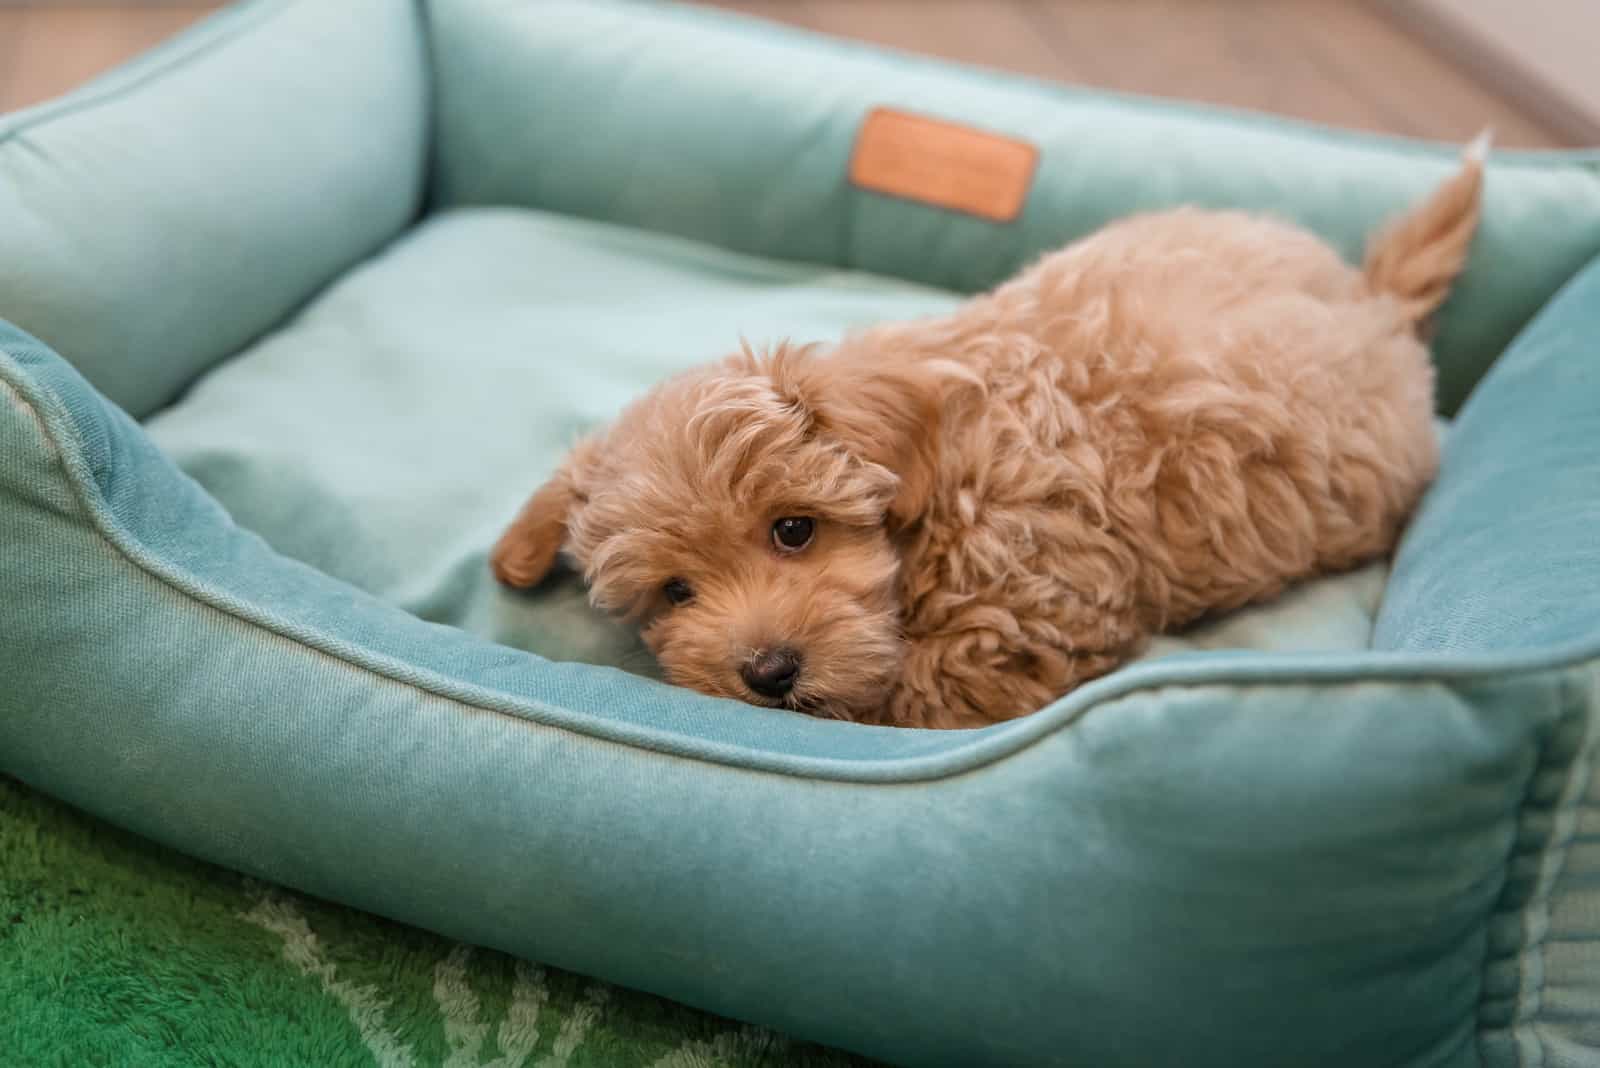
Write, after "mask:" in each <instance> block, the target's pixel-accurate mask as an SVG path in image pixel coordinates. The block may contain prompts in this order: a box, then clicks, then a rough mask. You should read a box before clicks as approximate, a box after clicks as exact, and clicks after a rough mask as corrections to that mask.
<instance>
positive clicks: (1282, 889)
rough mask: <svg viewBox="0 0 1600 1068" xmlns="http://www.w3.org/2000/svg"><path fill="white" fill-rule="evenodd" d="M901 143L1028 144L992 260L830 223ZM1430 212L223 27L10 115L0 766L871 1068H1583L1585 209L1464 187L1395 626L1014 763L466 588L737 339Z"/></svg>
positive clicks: (813, 331) (866, 206) (1129, 123)
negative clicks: (1133, 261) (737, 681)
mask: <svg viewBox="0 0 1600 1068" xmlns="http://www.w3.org/2000/svg"><path fill="white" fill-rule="evenodd" d="M878 107H890V108H898V109H902V110H904V111H908V112H914V113H917V114H920V115H926V116H931V117H934V118H937V119H941V120H947V121H950V122H954V123H957V124H963V125H966V126H972V127H977V128H980V129H983V130H986V131H989V132H991V133H994V134H998V135H1001V136H1002V137H1006V138H1015V139H1020V140H1022V141H1025V142H1027V143H1028V144H1030V145H1032V146H1035V147H1036V148H1037V158H1036V160H1034V161H1033V163H1032V165H1031V169H1030V170H1029V171H1028V173H1027V174H1026V175H1025V180H1026V182H1027V186H1026V197H1025V199H1024V200H1023V201H1022V203H1021V207H1020V215H1019V216H1018V217H1016V218H1015V219H1009V220H999V219H995V218H991V217H985V216H984V215H982V214H981V213H980V214H967V213H964V212H960V211H952V210H947V209H946V208H943V207H940V206H938V205H936V204H931V203H927V202H924V201H923V200H919V199H917V198H915V197H899V196H892V195H886V194H885V193H883V192H878V191H873V190H871V189H869V188H863V187H862V185H861V184H860V183H856V182H852V181H851V180H850V177H849V174H850V160H851V154H852V151H853V146H855V144H856V140H857V135H858V131H859V130H860V129H861V126H862V122H863V118H864V117H865V116H866V115H867V114H868V113H869V112H870V111H871V110H872V109H874V108H878ZM1454 165H1455V164H1454V150H1453V149H1451V148H1435V147H1425V146H1419V145H1413V144H1408V143H1401V142H1395V141H1388V140H1380V139H1375V138H1367V137H1355V136H1347V135H1341V134H1336V133H1333V132H1331V131H1324V130H1317V129H1311V128H1307V127H1303V126H1296V125H1291V124H1286V123H1280V122H1274V121H1267V120H1263V119H1260V118H1252V117H1244V116H1236V115H1224V114H1217V113H1212V112H1207V111H1199V110H1190V109H1183V108H1175V107H1171V106H1165V105H1155V104H1151V103H1145V102H1140V101H1132V100H1127V99H1123V98H1116V97H1107V96H1101V95H1097V94H1083V93H1067V92H1062V91H1060V90H1058V89H1055V88H1052V87H1046V86H1040V85H1033V84H1028V83H1024V82H1019V81H1012V80H1003V79H999V78H995V77H992V76H989V75H985V74H980V73H976V72H972V71H965V70H958V69H952V68H949V67H944V66H940V65H935V64H931V63H926V62H923V61H917V60H911V59H906V58H902V57H896V56H890V55H885V54H881V53H877V52H872V51H865V50H858V49H854V48H849V47H845V46H842V45H839V44H837V43H832V42H826V41H822V40H819V39H815V38H811V37H806V36H800V35H793V34H789V33H783V32H778V31H776V30H772V29H769V28H766V27H764V26H760V25H757V24H753V23H746V22H744V21H741V20H730V19H725V18H722V17H717V16H712V15H708V14H704V13H700V12H695V11H690V10H679V9H675V8H660V7H655V6H633V5H619V4H612V3H599V2H594V3H582V4H520V3H512V2H509V0H435V2H431V3H409V2H406V0H343V2H341V3H339V4H326V3H319V2H315V0H298V2H287V0H262V2H259V3H253V4H247V5H244V6H240V7H236V8H233V9H230V10H229V11H227V12H225V13H224V14H222V15H221V16H219V17H217V18H215V19H212V20H211V21H209V22H207V23H205V24H204V25H202V26H201V27H200V28H198V29H196V30H194V31H192V32H190V33H188V34H186V35H184V36H183V37H181V38H179V39H178V40H177V41H175V42H174V43H172V44H170V45H168V46H166V47H165V48H163V49H161V50H159V51H158V52H156V53H154V54H152V55H150V56H148V57H146V58H145V59H143V60H142V61H140V62H139V63H137V64H135V65H133V66H131V67H128V68H126V69H124V70H122V71H120V72H118V73H115V74H113V75H111V76H110V77H108V78H105V79H102V80H101V81H99V82H97V83H95V84H93V85H91V86H90V87H88V88H86V89H84V90H82V91H80V92H78V93H77V94H75V95H73V96H71V97H68V98H67V99H65V100H63V101H60V102H57V103H54V104H50V105H46V106H44V107H42V108H38V109H35V110H32V111H28V112H23V113H21V114H19V115H15V116H12V117H10V118H7V119H5V120H0V315H3V316H4V317H5V318H6V319H7V320H9V322H10V323H11V324H14V325H6V326H4V327H3V328H0V398H3V402H4V403H3V404H0V770H3V771H5V772H6V773H8V774H11V775H15V776H16V777H18V778H20V779H22V780H23V781H25V782H27V783H29V784H31V785H33V786H34V787H36V788H38V789H40V790H43V791H46V792H48V793H50V794H53V795H55V796H58V797H61V798H63V799H66V800H68V801H70V802H72V803H74V804H76V805H79V806H81V807H83V808H84V809H86V810H88V811H90V812H93V813H96V814H99V815H101V816H103V817H105V818H106V819H109V820H112V821H114V822H116V823H118V824H121V825H123V826H125V827H128V828H131V829H133V830H135V831H138V832H140V833H142V834H145V835H148V836H149V837H151V838H154V839H157V840H159V841H162V842H165V843H169V844H171V845H173V846H176V847H178V848H181V849H183V850H186V851H188V852H190V853H193V854H195V855H198V856H201V857H204V858H207V859H209V860H212V861H215V862H217V863H220V864H224V865H228V866H231V867H233V868H236V869H240V870H243V871H246V872H249V873H252V874H254V875H258V876H261V877H264V878H266V879H270V880H274V881H277V882H281V883H285V884H289V885H292V886H295V887H298V888H301V889H303V890H305V891H308V892H311V893H314V894H317V895H321V896H324V897H327V898H331V899H334V900H338V901H342V902H347V903H350V904H353V905H356V906H359V907H361V908H365V909H368V910H371V911H373V912H377V913H381V914H383V915H386V916H390V917H395V918H398V919H401V920H404V921H407V922H409V923H413V924H418V925H421V926H424V927H428V928H431V929H434V930H437V931H440V932H443V933H445V934H448V935H450V936H452V937H455V938H460V939H464V940H468V941H472V942H477V943H482V944H486V945H491V946H496V947H500V948H503V949H506V950H508V951H511V952H514V953H518V954H522V955H525V956H528V957H532V958H535V959H538V960H540V961H545V962H549V963H551V964H554V965H558V966H561V967H563V968H568V969H573V970H577V971H582V972H586V973H589V974H592V975H595V976H599V977H602V978H605V979H608V980H612V981H615V982H618V983H622V984H626V985H629V986H633V987H638V988H642V989H645V990H649V991H653V992H656V993H660V994H665V995H667V996H670V997H673V998H676V999H679V1000H681V1001H684V1002H687V1003H690V1004H693V1005H696V1006H700V1007H704V1008H707V1009H711V1010H714V1011H717V1012H720V1013H724V1014H728V1015H731V1016H735V1017H739V1018H742V1019H746V1020H751V1021H756V1022H759V1023H761V1024H765V1025H770V1026H775V1027H778V1028H781V1029H784V1030H787V1031H790V1032H793V1033H795V1034H797V1035H801V1036H804V1037H807V1038H812V1039H816V1040H819V1041H822V1042H826V1043H831V1044H834V1045H838V1046H842V1047H846V1048H849V1049H853V1050H857V1051H861V1052H864V1053H868V1054H872V1055H876V1056H879V1057H884V1058H888V1059H891V1060H896V1061H902V1062H941V1063H951V1064H977V1063H992V1064H1023V1063H1042V1062H1049V1063H1072V1064H1084V1065H1100V1066H1103V1065H1114V1064H1138V1065H1144V1064H1186V1065H1228V1066H1237V1065H1249V1064H1294V1065H1319V1064H1326V1065H1342V1066H1343V1065H1409V1066H1421V1065H1474V1064H1487V1065H1496V1066H1505V1065H1551V1066H1570V1065H1577V1064H1585V1063H1595V1062H1596V1060H1597V1059H1600V779H1596V778H1595V777H1594V776H1593V775H1592V766H1593V764H1594V762H1595V759H1596V756H1597V753H1600V741H1597V740H1596V739H1597V731H1600V727H1597V724H1600V696H1597V690H1600V265H1596V264H1593V263H1592V261H1594V259H1595V257H1596V255H1597V254H1600V173H1597V170H1600V156H1594V155H1580V154H1544V155H1532V154H1512V153H1506V154H1503V155H1501V156H1500V157H1498V158H1497V159H1496V160H1495V161H1494V163H1493V166H1492V168H1491V173H1490V179H1489V182H1488V189H1487V194H1486V197H1487V200H1486V216H1485V219H1484V223H1483V228H1482V231H1481V234H1480V236H1479V239H1478V241H1477V244H1476V246H1475V255H1474V258H1473V261H1472V264H1471V266H1470V269H1469V271H1468V273H1467V274H1466V276H1465V278H1464V279H1463V281H1462V283H1461V285H1460V287H1459V289H1458V290H1457V292H1456V295H1455V297H1454V298H1453V299H1452V301H1451V303H1450V304H1449V306H1448V308H1447V310H1446V314H1445V316H1444V319H1443V322H1442V324H1441V333H1440V335H1439V341H1438V345H1437V351H1438V361H1439V371H1440V382H1441V385H1440V404H1441V414H1442V415H1444V416H1447V417H1451V418H1452V425H1451V427H1450V430H1449V436H1448V441H1447V449H1446V455H1445V460H1444V467H1443V471H1442V473H1441V475H1440V477H1439V480H1438V483H1437V484H1436V485H1435V487H1434V488H1433V490H1432V491H1431V492H1430V494H1429V496H1428V498H1427V500H1426V502H1425V504H1424V506H1423V508H1422V511H1421V513H1420V514H1419V516H1418V517H1417V518H1416V520H1415V522H1414V524H1413V526H1412V529H1411V530H1410V531H1409V533H1408V534H1407V536H1406V539H1405V541H1404V544H1403V545H1402V547H1401V549H1400V551H1399V552H1398V554H1397V556H1396V559H1395V562H1394V565H1393V568H1392V571H1391V570H1389V569H1387V568H1386V567H1384V566H1378V567H1375V568H1371V569H1368V570H1367V571H1364V572H1360V573H1357V574H1355V575H1351V576H1343V577H1340V578H1337V579H1331V580H1326V581H1324V582H1321V583H1314V584H1311V585H1308V586H1306V587H1303V588H1301V589H1299V590H1296V591H1294V592H1293V593H1292V594H1291V595H1290V596H1289V597H1287V598H1285V599H1284V600H1282V601H1280V602H1276V603H1274V604H1273V605H1270V606H1266V607H1265V608H1263V609H1260V610H1259V611H1257V612H1255V613H1247V614H1244V615H1241V616H1236V617H1230V618H1229V619H1226V620H1222V621H1219V622H1218V623H1216V624H1214V625H1213V626H1212V627H1211V628H1209V629H1205V630H1202V631H1199V632H1196V633H1193V634H1189V635H1183V636H1178V637H1177V638H1174V639H1172V640H1171V641H1169V642H1165V643H1162V644H1161V645H1158V647H1157V648H1156V649H1155V650H1153V651H1152V654H1151V656H1150V657H1149V658H1147V659H1146V660H1145V661H1143V662H1141V663H1138V664H1135V665H1131V666H1129V667H1128V668H1126V669H1124V670H1122V671H1119V672H1117V673H1115V674H1113V675H1112V676H1110V677H1108V678H1106V679H1103V680H1101V681H1099V682H1097V683H1095V684H1093V685H1090V686H1086V687H1084V688H1083V689H1081V690H1079V691H1077V692H1075V693H1073V694H1071V695H1070V696H1068V697H1067V698H1065V699H1063V700H1061V701H1059V702H1057V703H1055V704H1054V705H1052V706H1050V707H1048V708H1046V709H1044V710H1041V711H1038V712H1036V713H1035V714H1033V715H1031V716H1027V717H1025V718H1022V719H1018V720H1016V721H1013V722H1010V723H1007V724H1003V725H999V726H995V727H992V728H988V729H984V730H980V731H971V732H944V733H939V732H923V731H910V730H900V731H897V730H891V729H882V728H870V727H862V726H857V725H852V724H845V723H836V722H821V721H814V720H810V719H806V718H803V717H798V716H793V715H788V714H784V713H779V712H773V711H766V710H761V709H755V708H749V707H744V706H741V705H738V704H734V703H730V702H723V701H717V700H713V699H710V698H705V697H701V696H698V695H695V694H693V693H689V692H686V691H683V690H678V689H674V688H672V687H669V686H666V685H664V684H663V683H661V682H659V681H656V680H654V679H652V678H650V677H649V675H650V665H649V662H648V658H647V657H645V656H644V655H643V654H642V653H641V651H640V650H639V648H638V647H637V646H636V644H635V643H634V641H633V639H632V638H631V637H630V636H629V635H628V634H627V633H626V632H624V631H621V630H619V629H617V628H615V627H613V626H612V625H610V624H608V623H606V622H605V621H604V620H601V619H599V618H598V617H596V616H595V615H594V614H592V613H591V612H590V611H589V610H588V609H587V608H586V607H585V606H584V603H583V594H582V590H581V588H580V587H579V586H578V584H577V583H576V581H575V580H573V579H572V578H571V577H570V576H569V577H567V578H565V579H564V580H562V581H559V582H557V583H555V584H554V585H553V586H551V587H549V588H546V589H542V590H540V591H538V592H537V593H535V594H533V595H532V596H528V595H517V594H513V593H510V592H507V591H504V590H501V589H498V588H496V586H495V585H494V583H493V582H492V580H491V579H490V577H489V576H488V573H487V569H486V567H485V564H484V555H485V551H486V549H487V547H488V545H489V544H490V543H491V542H492V540H493V538H494V536H495V534H496V533H497V532H498V530H499V529H500V527H501V525H502V524H503V523H504V522H505V521H506V520H507V519H508V518H509V516H510V514H511V513H512V512H513V511H514V510H515V508H516V505H517V504H518V502H519V501H520V500H521V498H522V496H523V495H524V494H525V493H526V492H527V491H528V490H529V489H530V488H531V487H532V486H533V485H534V484H535V483H536V482H537V480H538V479H539V478H540V477H541V476H542V475H544V474H545V473H546V472H547V471H548V470H549V468H550V467H551V466H552V465H553V464H554V462H555V460H556V458H557V457H558V456H559V455H560V453H561V451H562V450H563V449H564V447H565V446H566V445H567V444H568V443H569V442H570V441H571V439H572V437H573V436H574V435H575V434H576V433H577V432H578V431H580V430H581V429H582V428H584V427H586V426H589V425H592V424H593V423H595V422H597V421H599V420H602V419H604V418H606V417H608V416H610V415H612V414H613V413H614V412H615V411H616V409H617V408H618V407H619V406H620V405H621V404H622V403H623V401H624V400H625V399H626V398H628V397H630V396H632V395H633V394H635V393H636V392H638V391H639V390H641V389H642V388H644V387H645V386H646V385H647V384H649V383H650V382H652V381H653V380H655V379H657V378H658V377H660V376H662V375H664V374H666V373H667V372H669V371H671V370H673V369H676V368H678V367H681V366H684V365H687V364H690V363H695V362H699V361H701V360H704V359H707V358H709V357H711V356H713V355H716V354H718V353H720V352H722V351H724V350H725V349H727V347H728V346H729V345H730V344H731V343H732V342H733V341H734V340H735V338H736V337H737V336H738V334H739V333H740V332H741V331H742V332H744V333H746V334H748V335H750V336H751V337H752V338H757V339H762V338H776V337H779V336H784V335H792V336H796V337H801V338H808V339H826V338H828V337H832V336H837V334H838V333H839V332H841V331H843V330H845V329H847V328H850V327H852V326H855V325H859V324H863V323H867V322H871V321H874V320H878V319H883V318H891V317H904V316H910V315H916V314H921V313H925V312H929V311H934V310H939V309H943V308H946V307H949V306H950V305H951V304H952V303H953V302H954V301H956V300H957V299H959V298H958V296H957V294H959V293H960V292H964V291H970V290H972V289H975V288H978V287H981V286H984V285H987V284H989V283H992V282H994V281H996V280H998V279H1000V278H1002V277H1004V276H1006V275H1007V274H1008V273H1010V272H1011V271H1013V270H1014V269H1016V268H1017V267H1018V266H1019V265H1020V264H1022V263H1023V262H1025V261H1026V260H1028V259H1029V258H1030V257H1032V256H1034V255H1036V254H1037V253H1039V252H1041V251H1043V250H1045V249H1048V248H1050V247H1052V246H1055V245H1058V244H1060V243H1062V242H1064V241H1066V240H1069V239H1071V238H1072V237H1074V236H1076V235H1079V234H1083V233H1085V232H1087V231H1089V230H1091V229H1093V228H1094V227H1095V226H1097V225H1099V224H1101V223H1103V222H1105V221H1106V220H1108V219H1111V218H1114V217H1116V216H1119V215H1122V214H1125V213H1127V212H1131V211H1134V210H1138V209H1143V208H1149V207H1154V206H1158V205H1164V204H1171V203H1176V202H1180V201H1198V202H1201V203H1205V204H1209V205H1215V206H1240V207H1247V208H1253V209H1262V210H1270V211H1274V212H1278V213H1281V214H1283V215H1286V216H1289V217H1292V218H1295V219H1297V220H1299V221H1301V222H1303V223H1305V224H1306V225H1308V226H1310V227H1313V228H1314V229H1316V230H1317V231H1319V232H1321V233H1322V234H1324V235H1326V236H1327V237H1328V238H1329V239H1330V240H1332V241H1334V242H1335V243H1337V244H1338V245H1340V246H1341V247H1342V248H1343V249H1344V250H1345V251H1346V252H1347V253H1349V254H1350V255H1352V256H1354V255H1355V253H1356V251H1357V249H1358V248H1359V244H1360V241H1361V239H1362V237H1363V235H1364V234H1365V233H1366V232H1367V231H1368V230H1369V229H1370V228H1371V227H1372V226H1374V225H1375V224H1376V223H1377V222H1378V221H1379V220H1380V219H1382V218H1383V217H1385V216H1386V215H1388V214H1389V213H1391V212H1393V211H1395V210H1397V209H1399V208H1401V207H1402V206H1403V205H1406V204H1408V203H1410V202H1412V201H1413V200H1414V199H1415V198H1416V197H1418V196H1420V195H1421V194H1422V193H1423V192H1424V191H1425V190H1427V189H1429V188H1430V187H1431V186H1433V185H1434V184H1435V183H1436V182H1438V181H1440V180H1441V179H1442V178H1443V177H1444V176H1445V175H1446V174H1447V173H1449V172H1450V171H1451V170H1452V169H1453V167H1454ZM1586 264H1589V265H1588V266H1586ZM1469 394H1470V397H1469ZM1463 401H1465V403H1463Z"/></svg>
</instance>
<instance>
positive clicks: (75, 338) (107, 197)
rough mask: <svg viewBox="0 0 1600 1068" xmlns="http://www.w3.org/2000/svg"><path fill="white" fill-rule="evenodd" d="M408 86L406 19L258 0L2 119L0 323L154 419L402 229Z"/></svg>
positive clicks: (413, 140)
mask: <svg viewBox="0 0 1600 1068" xmlns="http://www.w3.org/2000/svg"><path fill="white" fill-rule="evenodd" d="M424 76H425V68H424V64H423V59H422V39H421V36H420V23H419V16H418V13H417V12H416V11H414V10H413V7H412V5H411V4H409V3H404V2H396V0H340V2H339V3H338V4H336V5H328V4H321V3H308V2H300V3H284V2H281V0H261V2H256V3H249V4H244V5H240V6H239V7H236V8H233V9H230V10H228V11H226V12H224V13H223V14H222V15H220V16H217V17H215V18H213V19H210V20H208V21H207V22H205V23H204V24H202V25H201V26H200V27H199V28H197V29H195V30H193V31H191V32H189V33H187V34H183V35H181V36H180V37H178V38H177V39H176V40H174V41H173V42H171V43H169V44H168V45H166V46H164V47H163V48H161V49H159V50H157V51H156V52H154V53H152V54H150V55H149V56H147V57H144V58H142V59H141V60H139V61H137V62H136V63H134V64H133V65H131V66H129V67H126V68H124V69H122V70H119V71H116V72H114V73H113V74H110V75H108V76H106V77H104V78H102V79H100V80H99V81H97V82H95V83H93V84H91V85H90V86H88V87H87V88H85V89H83V90H80V91H79V92H77V93H75V94H73V95H72V96H71V97H68V98H66V99H65V100H61V101H57V102H53V103H48V104H45V105H43V106H41V107H38V108H34V109H31V110H27V111H22V112H17V113H15V114H12V115H6V116H0V250H3V252H0V317H4V318H7V319H10V320H11V321H12V322H14V323H16V324H18V325H20V326H22V327H24V328H25V329H27V330H29V331H30V332H32V333H34V334H35V335H37V336H39V337H41V338H44V339H45V340H47V341H48V342H50V343H51V344H53V345H56V346H58V347H59V348H60V349H62V350H63V351H65V352H70V353H72V357H73V360H74V362H75V363H76V364H77V366H78V367H79V368H80V369H81V370H82V371H83V372H84V374H86V375H87V376H88V377H89V379H90V381H92V382H94V383H95V385H96V386H98V387H99V388H100V389H101V390H102V391H103V392H105V394H106V395H107V396H109V397H110V398H111V399H112V400H114V401H116V402H117V403H118V404H121V405H122V406H123V407H124V408H126V409H127V410H128V411H130V412H132V413H133V414H135V415H145V414H148V413H149V412H151V411H154V410H155V409H157V408H158V407H160V406H161V405H163V404H165V403H167V402H168V401H170V400H171V399H172V398H173V397H174V396H175V395H177V393H178V392H179V391H180V390H181V389H182V388H183V387H184V386H185V385H187V384H188V382H189V381H190V380H191V379H192V378H193V377H194V375H195V374H196V373H197V372H199V371H201V370H202V369H204V368H205V367H207V366H209V365H211V364H213V363H215V362H217V361H218V360H221V359H223V358H225V357H227V356H229V355H231V354H232V353H233V352H234V351H236V350H237V349H238V348H239V347H240V346H241V345H243V344H244V343H246V342H247V341H249V340H250V339H251V338H253V337H254V336H255V335H257V334H259V333H260V332H261V331H262V330H265V329H266V328H268V327H270V326H272V325H273V324H274V323H276V322H277V321H278V320H279V319H281V318H282V317H283V316H284V314H285V313H287V312H289V311H290V310H292V309H293V308H294V307H295V306H296V305H297V304H299V303H300V302H301V301H303V300H305V299H306V298H307V297H308V296H310V295H311V294H312V293H313V292H315V291H316V290H317V288H319V287H320V286H321V285H323V284H324V283H325V282H327V281H328V280H329V279H330V278H332V277H334V276H335V275H336V274H338V273H339V272H340V271H342V270H343V269H344V268H346V267H348V266H349V265H350V264H352V263H354V262H356V261H357V260H359V259H361V258H363V257H365V256H366V255H368V254H369V253H371V252H372V251H373V249H375V248H377V247H378V246H380V245H381V244H383V243H384V242H385V241H387V240H388V239H389V238H391V237H393V236H394V235H395V234H396V233H398V232H399V231H400V230H401V229H402V228H403V227H404V226H405V225H406V223H407V222H408V221H410V219H411V218H412V217H414V216H415V214H416V212H417V209H418V205H419V202H420V197H421V190H422V182H423V170H424V154H425V151H426V150H425V125H426V118H427V97H426V87H425V84H424Z"/></svg>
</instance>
